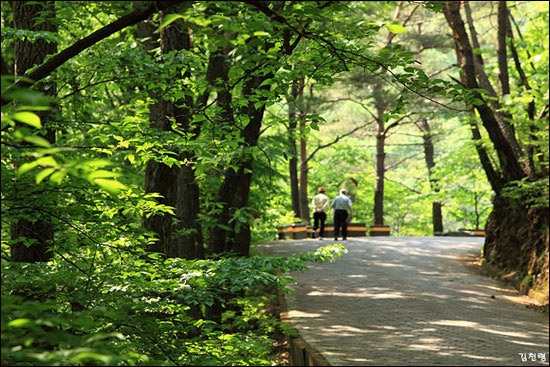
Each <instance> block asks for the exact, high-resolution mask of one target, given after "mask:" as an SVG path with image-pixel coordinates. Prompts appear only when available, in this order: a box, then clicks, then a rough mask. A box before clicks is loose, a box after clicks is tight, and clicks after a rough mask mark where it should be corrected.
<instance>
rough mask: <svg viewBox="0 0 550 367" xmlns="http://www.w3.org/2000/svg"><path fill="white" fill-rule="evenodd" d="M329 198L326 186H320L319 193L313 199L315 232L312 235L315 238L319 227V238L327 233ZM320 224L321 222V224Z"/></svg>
mask: <svg viewBox="0 0 550 367" xmlns="http://www.w3.org/2000/svg"><path fill="white" fill-rule="evenodd" d="M328 203H329V198H328V196H326V195H325V188H324V187H319V193H318V194H317V195H315V196H314V197H313V199H312V200H311V208H312V209H313V233H312V234H311V236H312V237H313V238H315V233H316V231H317V228H320V229H319V240H322V239H323V236H324V235H325V221H326V220H327V211H328ZM319 224H321V225H320V226H319Z"/></svg>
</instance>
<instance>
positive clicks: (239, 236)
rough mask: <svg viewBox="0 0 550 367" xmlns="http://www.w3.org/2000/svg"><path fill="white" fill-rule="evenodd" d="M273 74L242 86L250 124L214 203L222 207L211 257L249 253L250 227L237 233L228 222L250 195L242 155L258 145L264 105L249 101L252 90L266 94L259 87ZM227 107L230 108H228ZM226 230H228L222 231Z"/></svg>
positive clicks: (248, 163) (248, 165)
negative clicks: (239, 155) (240, 152)
mask: <svg viewBox="0 0 550 367" xmlns="http://www.w3.org/2000/svg"><path fill="white" fill-rule="evenodd" d="M272 77H273V74H271V73H269V74H267V75H265V76H251V77H249V79H248V80H247V81H246V82H245V84H244V87H243V95H244V96H245V97H246V98H247V99H249V100H250V102H249V103H248V105H247V106H246V107H244V108H243V111H242V113H244V114H246V115H248V116H249V117H250V122H249V123H248V125H246V127H245V128H244V129H243V130H242V132H241V136H242V137H243V139H244V141H243V142H242V143H241V144H240V146H241V147H242V148H243V151H244V153H243V156H242V157H241V158H240V160H239V161H238V162H235V163H236V164H237V166H238V169H237V171H234V170H233V169H229V170H227V173H226V175H225V178H224V180H223V182H222V185H221V186H220V189H219V190H218V194H217V197H216V201H217V202H219V203H222V205H223V206H222V210H221V213H220V214H218V215H216V216H215V218H214V219H215V221H216V223H218V224H219V225H221V226H216V227H214V228H212V230H211V231H210V239H209V243H208V249H209V252H211V253H216V254H217V253H222V252H232V253H234V254H236V255H238V256H248V255H249V253H250V225H249V224H248V223H239V230H237V228H236V223H237V222H238V220H235V221H233V222H230V220H231V219H232V218H233V217H234V216H235V213H236V210H239V209H242V208H243V207H245V206H247V205H248V198H249V195H250V183H251V181H252V172H253V159H252V157H251V155H250V154H248V152H247V151H246V150H247V149H251V148H253V147H255V146H256V145H257V144H258V138H259V137H260V128H261V125H262V119H263V115H264V111H265V104H262V105H261V106H258V107H256V106H255V105H254V102H252V99H253V98H252V99H251V98H249V97H250V96H253V95H254V94H255V92H256V90H258V89H260V90H268V89H269V88H270V86H269V85H264V86H261V87H260V84H261V83H262V82H263V81H264V80H267V79H271V78H272ZM228 107H229V108H230V107H231V104H229V105H228ZM222 226H224V227H228V228H230V229H229V230H227V229H225V228H223V227H222Z"/></svg>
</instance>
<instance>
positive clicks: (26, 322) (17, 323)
mask: <svg viewBox="0 0 550 367" xmlns="http://www.w3.org/2000/svg"><path fill="white" fill-rule="evenodd" d="M32 325H34V322H33V321H32V320H31V319H15V320H13V321H10V322H9V323H8V326H10V327H28V326H32Z"/></svg>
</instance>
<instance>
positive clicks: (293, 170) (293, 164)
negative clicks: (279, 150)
mask: <svg viewBox="0 0 550 367" xmlns="http://www.w3.org/2000/svg"><path fill="white" fill-rule="evenodd" d="M291 96H292V100H291V101H289V103H288V144H289V146H290V159H289V161H288V170H289V174H290V197H291V201H292V210H293V211H294V216H295V217H300V191H299V188H298V151H297V149H296V127H297V122H296V121H297V120H296V102H297V101H296V100H297V98H298V83H297V82H296V81H293V82H292V86H291Z"/></svg>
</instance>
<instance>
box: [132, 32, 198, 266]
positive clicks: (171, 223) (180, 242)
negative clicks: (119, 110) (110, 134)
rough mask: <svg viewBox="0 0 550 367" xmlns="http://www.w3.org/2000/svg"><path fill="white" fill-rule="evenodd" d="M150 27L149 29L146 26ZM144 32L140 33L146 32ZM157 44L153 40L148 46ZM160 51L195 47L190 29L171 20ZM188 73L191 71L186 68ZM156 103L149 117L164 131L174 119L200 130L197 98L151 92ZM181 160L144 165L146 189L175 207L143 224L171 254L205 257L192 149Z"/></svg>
mask: <svg viewBox="0 0 550 367" xmlns="http://www.w3.org/2000/svg"><path fill="white" fill-rule="evenodd" d="M145 28H148V29H145ZM151 30H153V29H152V27H146V26H145V25H141V27H140V28H139V30H138V32H140V33H143V32H144V33H145V34H147V33H148V32H149V34H148V35H151V34H152V32H150V31H151ZM145 34H140V35H142V36H144V35H145ZM147 46H148V47H154V44H149V45H146V47H147ZM160 46H161V52H162V53H163V54H167V53H169V52H173V51H178V50H189V49H191V47H192V38H191V33H190V30H189V29H188V28H185V27H181V26H179V25H178V24H176V23H172V24H170V25H169V26H167V27H165V28H163V29H162V31H161V36H160ZM184 77H189V72H188V71H185V72H184ZM152 98H154V99H155V100H156V103H155V104H154V105H152V106H151V107H150V120H151V121H152V123H153V126H154V127H156V128H157V129H159V130H162V131H172V123H173V122H172V121H171V120H170V119H171V118H173V119H174V123H175V124H176V125H177V126H178V129H180V130H182V131H184V132H193V133H194V134H195V136H194V137H192V138H191V139H193V138H196V136H197V135H198V133H199V131H198V128H197V127H192V126H191V125H190V116H191V110H192V108H193V105H194V102H193V99H192V97H190V96H187V97H185V98H184V99H182V100H178V101H175V102H169V101H165V100H164V99H163V97H162V95H152ZM176 154H177V155H178V156H177V158H178V160H181V161H186V162H188V164H183V165H182V166H181V167H178V166H177V165H173V166H172V167H169V166H167V165H166V164H164V163H162V162H157V161H154V160H150V161H149V162H148V163H147V167H146V169H145V191H146V192H156V193H159V194H161V195H162V198H160V199H159V200H158V201H159V203H161V204H164V205H168V206H172V207H174V208H175V214H176V215H175V216H172V215H170V214H168V213H165V214H164V215H153V216H151V217H149V218H147V217H144V218H143V225H144V227H145V228H146V229H149V230H151V231H153V232H155V233H157V234H158V236H159V242H158V243H157V244H156V246H155V250H157V251H159V252H162V253H164V254H166V255H167V256H169V257H179V258H187V259H200V258H204V246H203V238H202V227H201V225H200V222H199V220H198V215H199V213H200V203H199V196H200V192H199V187H198V184H197V182H196V179H195V171H194V168H193V166H192V164H193V161H194V158H195V156H194V154H193V152H191V151H180V152H177V153H176Z"/></svg>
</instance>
